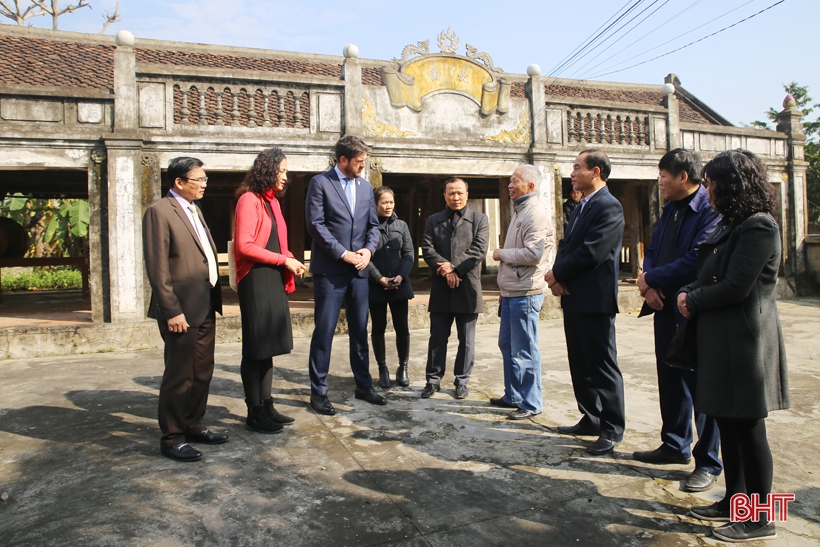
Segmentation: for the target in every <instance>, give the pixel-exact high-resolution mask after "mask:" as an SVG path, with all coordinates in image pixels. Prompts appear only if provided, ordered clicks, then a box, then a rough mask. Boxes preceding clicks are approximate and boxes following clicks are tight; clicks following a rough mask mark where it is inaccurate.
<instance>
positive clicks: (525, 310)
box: [498, 294, 544, 414]
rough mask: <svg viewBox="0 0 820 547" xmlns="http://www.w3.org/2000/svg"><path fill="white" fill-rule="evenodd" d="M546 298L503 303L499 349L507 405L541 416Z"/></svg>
mask: <svg viewBox="0 0 820 547" xmlns="http://www.w3.org/2000/svg"><path fill="white" fill-rule="evenodd" d="M543 303H544V295H543V294H535V295H532V296H519V297H504V298H502V299H501V304H500V305H501V327H500V328H499V331H498V347H499V348H500V349H501V357H502V358H503V359H504V396H503V397H502V398H503V399H504V402H506V403H509V404H511V405H515V406H517V407H518V408H520V409H522V410H529V411H530V412H532V413H534V414H537V413H539V412H541V352H540V351H539V350H538V314H539V312H540V311H541V305H542V304H543Z"/></svg>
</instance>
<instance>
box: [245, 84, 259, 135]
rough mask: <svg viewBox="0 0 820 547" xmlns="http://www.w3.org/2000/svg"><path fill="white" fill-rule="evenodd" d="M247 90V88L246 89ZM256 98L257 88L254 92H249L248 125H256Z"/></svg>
mask: <svg viewBox="0 0 820 547" xmlns="http://www.w3.org/2000/svg"><path fill="white" fill-rule="evenodd" d="M245 91H247V90H245ZM255 98H256V90H254V91H253V93H250V92H249V93H248V127H256V126H257V124H256V105H255V104H254V102H255V101H254V99H255Z"/></svg>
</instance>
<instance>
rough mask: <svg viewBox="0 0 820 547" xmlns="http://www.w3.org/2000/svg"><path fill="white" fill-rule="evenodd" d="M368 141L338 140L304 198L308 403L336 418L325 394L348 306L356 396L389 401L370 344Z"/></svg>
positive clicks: (375, 228) (373, 220)
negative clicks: (373, 373) (376, 383)
mask: <svg viewBox="0 0 820 547" xmlns="http://www.w3.org/2000/svg"><path fill="white" fill-rule="evenodd" d="M368 152H369V149H368V147H367V145H366V144H365V143H364V142H363V141H362V140H361V139H360V138H358V137H354V136H352V135H347V136H345V137H342V138H341V139H340V140H339V142H337V143H336V157H337V158H338V163H337V164H336V166H335V167H333V169H331V170H330V171H328V172H326V173H322V174H321V175H316V176H315V177H313V178H312V179H311V180H310V186H309V187H308V191H307V196H306V202H305V219H306V223H307V229H308V232H309V233H310V235H311V237H312V238H313V243H311V246H310V272H311V273H312V274H313V300H314V306H315V311H314V316H313V321H314V330H313V337H312V338H311V340H310V357H309V363H308V366H309V369H310V406H311V407H312V408H313V410H315V411H316V412H318V413H319V414H325V415H328V416H332V415H333V414H335V413H336V409H335V408H333V405H332V404H331V403H330V400H328V398H327V373H328V369H329V368H330V350H331V346H332V345H333V333H334V331H335V330H336V323H337V322H338V320H339V312H341V310H342V307H343V306H344V308H345V314H346V316H347V327H348V332H349V335H350V368H351V370H352V371H353V377H354V380H355V382H356V390H355V396H356V398H357V399H363V400H365V401H367V402H369V403H372V404H376V405H384V404H387V400H385V398H384V397H382V396H381V395H379V394H378V393H376V392H375V391H374V390H373V380H372V378H371V377H370V370H369V365H370V353H369V351H368V346H367V311H368V294H369V287H368V281H367V265H368V264H369V263H370V258H371V257H372V256H373V252H374V251H375V250H376V244H377V243H378V240H379V220H378V217H377V216H376V206H375V203H374V201H373V187H372V186H370V183H369V182H367V181H366V180H365V179H363V178H362V177H361V174H362V172H363V171H364V167H365V162H366V161H367V153H368Z"/></svg>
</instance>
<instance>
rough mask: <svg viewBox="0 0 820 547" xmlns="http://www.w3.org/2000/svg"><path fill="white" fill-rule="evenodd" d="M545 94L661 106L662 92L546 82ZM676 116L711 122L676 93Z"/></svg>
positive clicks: (691, 120)
mask: <svg viewBox="0 0 820 547" xmlns="http://www.w3.org/2000/svg"><path fill="white" fill-rule="evenodd" d="M544 92H545V93H546V94H547V95H553V96H558V97H570V98H583V99H593V100H599V101H615V102H619V103H631V104H645V105H650V106H663V93H661V92H660V91H641V90H637V89H623V88H609V89H607V88H600V87H581V86H567V85H553V84H547V85H546V86H545V87H544ZM678 116H679V117H680V121H682V122H688V123H703V124H713V123H714V122H711V121H710V120H709V119H707V118H706V117H705V116H703V114H701V113H700V112H699V111H698V110H697V109H696V108H695V107H694V105H692V104H690V103H689V101H687V100H686V98H685V97H682V96H680V95H678Z"/></svg>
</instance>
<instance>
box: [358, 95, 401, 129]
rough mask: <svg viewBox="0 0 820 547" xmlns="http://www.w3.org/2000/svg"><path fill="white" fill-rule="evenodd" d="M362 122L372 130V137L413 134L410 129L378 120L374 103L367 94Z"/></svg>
mask: <svg viewBox="0 0 820 547" xmlns="http://www.w3.org/2000/svg"><path fill="white" fill-rule="evenodd" d="M362 122H364V125H365V126H366V127H367V129H368V130H369V131H370V136H371V137H409V136H410V135H412V133H411V132H410V131H402V130H401V129H399V128H398V127H396V126H395V125H391V124H389V123H382V122H379V121H377V120H376V113H375V112H374V111H373V103H371V102H370V98H369V97H368V96H367V95H365V96H364V105H363V106H362Z"/></svg>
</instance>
